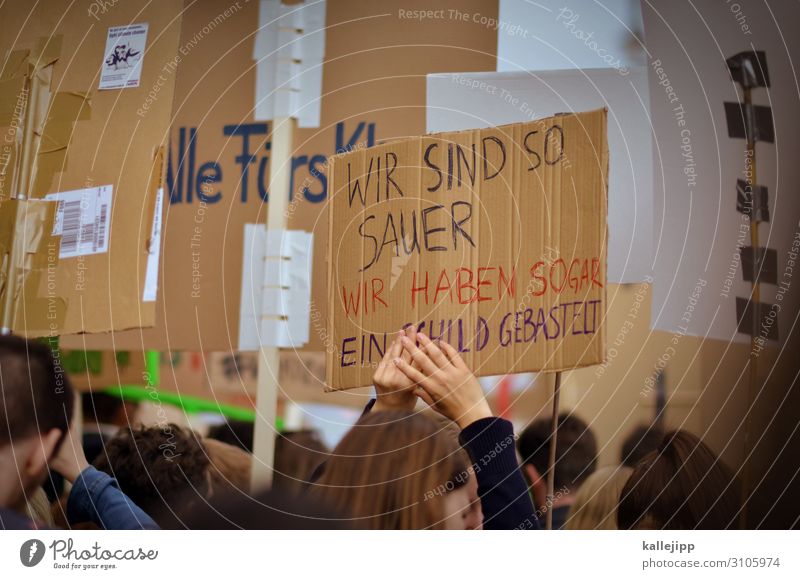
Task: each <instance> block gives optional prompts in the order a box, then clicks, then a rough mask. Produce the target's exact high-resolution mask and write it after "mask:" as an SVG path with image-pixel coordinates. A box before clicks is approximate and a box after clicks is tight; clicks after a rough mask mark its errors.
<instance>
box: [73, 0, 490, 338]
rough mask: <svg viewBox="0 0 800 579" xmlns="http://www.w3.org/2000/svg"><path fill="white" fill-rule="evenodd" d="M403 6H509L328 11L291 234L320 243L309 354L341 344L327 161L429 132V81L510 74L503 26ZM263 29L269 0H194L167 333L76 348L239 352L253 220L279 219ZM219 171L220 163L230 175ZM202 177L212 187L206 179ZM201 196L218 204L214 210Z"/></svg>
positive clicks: (346, 6)
mask: <svg viewBox="0 0 800 579" xmlns="http://www.w3.org/2000/svg"><path fill="white" fill-rule="evenodd" d="M400 8H402V9H403V14H410V13H411V12H412V11H414V10H416V11H427V10H436V11H441V13H444V14H447V10H448V9H452V8H458V9H459V10H461V11H462V12H464V13H469V14H479V15H481V16H485V17H486V18H487V19H492V18H495V19H496V18H497V10H498V8H497V2H495V1H489V2H487V1H485V0H470V1H456V0H433V1H428V0H411V1H409V2H404V3H403V5H402V7H399V6H398V5H397V4H396V3H394V2H391V1H389V0H379V1H375V2H356V1H353V2H328V3H327V15H326V25H327V28H326V32H325V34H326V36H325V63H324V68H323V90H322V92H323V99H322V105H321V106H322V109H321V124H320V127H319V128H318V129H297V130H296V131H295V135H294V146H295V150H294V151H293V157H294V169H293V182H292V183H293V184H292V189H293V201H294V202H293V203H291V204H290V207H289V228H290V229H303V230H305V231H312V232H313V233H314V235H315V239H314V245H315V247H314V260H315V262H314V272H313V282H312V307H311V328H310V330H311V331H310V334H311V341H310V342H309V344H308V345H307V347H306V348H305V349H307V350H311V351H313V350H316V351H321V350H323V349H325V347H326V342H327V340H326V329H325V311H326V303H325V302H326V298H325V268H326V266H325V261H324V260H325V255H326V245H327V216H326V213H325V211H326V205H327V203H326V201H327V198H326V195H325V193H324V192H325V188H324V187H325V182H324V179H325V172H324V163H325V159H326V158H327V157H329V156H331V155H333V154H334V153H335V152H336V150H337V148H338V147H341V148H345V147H347V146H357V145H358V144H361V145H367V144H374V143H377V142H380V141H382V140H387V139H393V138H399V137H405V136H409V135H420V134H422V133H424V132H425V82H426V75H427V74H428V73H433V72H458V71H479V70H494V69H495V66H496V57H495V55H496V50H497V31H496V30H495V29H493V28H492V27H491V26H487V25H485V24H481V23H480V21H473V20H472V19H469V20H468V21H464V20H462V19H460V18H438V19H427V20H421V21H420V20H415V19H412V18H407V17H401V16H400V10H399V9H400ZM478 20H479V19H478ZM484 22H485V21H484ZM210 23H213V25H211V26H209V25H210ZM257 27H258V3H257V2H234V1H233V0H231V1H228V0H225V1H220V0H198V1H195V2H186V7H185V11H184V14H183V26H182V34H181V40H180V43H179V51H178V56H179V57H180V62H179V63H178V66H177V71H176V77H177V82H176V88H175V106H174V111H173V125H172V129H171V134H170V143H169V158H168V159H167V160H165V163H167V164H168V167H169V171H168V175H169V178H168V179H167V183H168V185H169V184H171V198H172V199H171V202H170V203H169V204H168V207H167V210H166V215H165V221H164V231H163V239H162V246H163V250H162V256H161V266H162V273H161V274H160V276H159V294H158V300H157V315H156V318H157V324H156V327H155V328H153V329H146V330H133V331H129V332H117V333H115V334H114V335H113V337H112V336H111V335H96V336H86V337H85V339H84V337H81V338H80V339H70V338H67V339H66V340H65V342H64V343H65V344H68V345H70V346H72V347H84V346H83V343H84V341H85V343H86V344H87V346H86V347H90V348H96V349H101V348H112V347H117V348H120V347H123V348H129V349H141V348H153V349H160V350H194V351H201V350H202V351H205V352H208V351H236V350H237V349H238V334H239V305H240V303H239V302H240V290H241V280H242V251H243V245H244V225H245V224H246V223H263V222H265V220H266V214H265V212H266V210H267V207H268V203H264V202H263V201H262V197H261V194H260V193H261V192H265V191H261V192H260V190H259V184H260V183H263V184H264V186H263V187H261V189H262V190H263V189H266V186H265V185H266V184H267V183H268V182H269V171H270V155H269V144H270V134H269V131H270V130H271V127H272V125H271V123H269V122H266V121H255V120H254V118H253V108H254V98H255V61H254V60H253V42H254V40H255V35H256V32H257ZM226 127H229V128H228V129H226ZM237 127H240V128H239V130H240V131H241V130H247V131H251V134H250V136H249V137H248V143H249V144H248V151H249V153H250V154H251V155H252V156H253V163H252V164H250V165H249V169H248V176H247V179H246V181H243V180H242V163H241V162H239V161H237V157H239V156H241V155H242V153H243V137H242V136H240V135H237V134H234V133H235V132H236V130H237ZM226 131H227V132H228V133H230V134H226ZM209 163H216V169H214V168H212V166H211V165H208V164H209ZM203 167H205V168H203ZM201 168H203V169H202V170H201ZM217 170H218V172H217ZM201 174H202V175H205V176H206V177H209V178H210V179H211V180H209V181H208V182H207V183H205V184H203V182H202V179H201ZM217 177H218V178H219V180H218V181H213V179H215V178H217ZM198 179H199V180H198ZM245 182H246V183H247V185H246V201H243V200H242V198H243V197H244V195H245V186H244V183H245ZM190 188H191V195H188V193H189V190H190ZM199 189H201V190H203V191H204V193H205V195H207V201H206V202H201V198H200V197H199V195H198V190H199ZM304 189H307V191H308V193H307V194H306V193H304ZM212 199H213V200H214V201H212Z"/></svg>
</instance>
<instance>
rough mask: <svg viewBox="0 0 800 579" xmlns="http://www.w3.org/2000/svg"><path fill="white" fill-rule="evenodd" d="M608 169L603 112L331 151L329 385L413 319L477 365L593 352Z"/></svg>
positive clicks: (508, 365)
mask: <svg viewBox="0 0 800 579" xmlns="http://www.w3.org/2000/svg"><path fill="white" fill-rule="evenodd" d="M607 170H608V144H607V137H606V111H605V110H604V109H601V110H597V111H592V112H586V113H579V114H567V115H559V116H556V117H550V118H547V119H542V120H538V121H533V122H527V123H517V124H514V125H506V126H502V127H495V128H488V129H480V130H473V131H461V132H455V133H439V134H434V135H428V136H425V137H414V138H410V139H403V140H399V141H395V142H391V143H388V144H384V145H379V146H377V147H372V148H369V149H361V150H358V151H354V152H350V153H345V154H342V155H337V156H335V157H334V158H333V160H332V162H331V163H330V168H329V179H330V182H331V191H332V195H333V198H332V200H331V213H330V221H329V227H330V229H329V231H330V234H329V238H328V243H329V249H328V264H329V268H328V280H329V283H328V303H329V306H330V307H329V310H328V330H329V333H330V335H331V336H332V339H333V348H332V349H329V350H328V364H327V384H328V386H329V387H330V388H331V389H334V390H340V389H347V388H352V387H357V386H364V385H368V384H370V383H371V379H372V375H373V373H374V371H375V367H376V365H377V363H378V362H380V360H381V357H382V356H383V352H384V351H385V348H386V345H387V343H388V341H389V340H391V338H392V337H393V334H394V333H395V332H397V330H399V329H400V328H401V327H403V326H405V325H409V324H413V325H416V326H418V328H419V330H420V331H422V332H424V333H426V334H427V335H428V336H430V337H432V338H436V337H441V338H442V339H444V340H446V341H448V342H449V343H450V344H451V345H453V346H454V347H455V348H457V349H458V350H459V351H460V352H461V353H462V355H463V357H464V358H465V360H466V361H467V363H468V364H469V366H470V368H472V369H473V371H474V372H475V373H476V374H478V375H493V374H505V373H515V372H529V371H556V370H564V369H569V368H575V367H580V366H587V365H591V364H596V363H599V362H602V361H603V360H604V357H605V332H604V327H603V324H602V321H603V318H604V315H605V293H606V239H607V228H606V216H607Z"/></svg>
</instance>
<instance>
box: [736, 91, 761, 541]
mask: <svg viewBox="0 0 800 579" xmlns="http://www.w3.org/2000/svg"><path fill="white" fill-rule="evenodd" d="M743 95H744V99H743V100H744V106H745V107H748V108H749V107H751V106H752V103H753V100H752V96H751V92H750V88H749V87H744V88H743ZM747 154H748V155H749V157H750V175H749V176H748V177H747V184H748V185H749V186H750V187H751V190H753V189H754V188H755V186H756V184H757V183H758V181H757V180H756V141H755V136H754V135H753V134H752V133H751V132H750V131H748V135H747ZM758 223H759V221H758V219H756V208H755V206H751V207H750V246H751V247H752V248H753V251H754V252H758V248H759V247H761V246H760V245H759V241H758ZM757 273H760V272H757ZM752 288H753V295H752V296H751V298H750V303H751V304H752V306H751V309H752V322H751V324H752V327H751V330H750V360H749V362H750V367H749V368H748V377H749V380H748V388H747V401H748V403H749V407H748V409H747V415H746V416H747V417H746V418H745V422H744V468H743V472H742V490H741V493H742V497H741V498H742V514H741V518H740V521H739V522H740V527H741V528H742V529H746V528H747V503H748V502H749V499H750V460H749V454H750V453H751V452H752V443H751V439H752V436H753V433H752V429H753V405H754V404H755V393H756V390H757V389H758V356H757V355H756V337H757V336H758V331H759V323H760V321H761V316H760V313H761V309H760V305H761V284H760V283H759V279H758V275H756V276H755V277H754V278H753V282H752Z"/></svg>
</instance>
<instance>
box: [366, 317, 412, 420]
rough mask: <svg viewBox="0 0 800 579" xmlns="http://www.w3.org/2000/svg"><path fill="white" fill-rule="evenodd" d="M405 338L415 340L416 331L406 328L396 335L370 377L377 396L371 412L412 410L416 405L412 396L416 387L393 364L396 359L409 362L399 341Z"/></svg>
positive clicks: (409, 356) (408, 357)
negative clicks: (408, 337)
mask: <svg viewBox="0 0 800 579" xmlns="http://www.w3.org/2000/svg"><path fill="white" fill-rule="evenodd" d="M406 336H410V339H411V340H412V341H413V340H416V330H415V329H414V328H413V327H408V328H406V329H405V330H400V331H399V332H398V333H397V335H396V336H395V339H394V341H392V343H391V344H390V345H389V347H388V348H386V352H385V354H384V356H383V359H382V360H381V361H380V363H379V364H378V369H377V370H376V371H375V374H374V375H373V377H372V383H373V384H375V392H376V394H377V401H376V402H375V406H374V407H373V410H413V408H414V406H415V405H416V403H417V397H416V396H415V395H414V388H415V386H416V385H415V384H414V382H413V381H412V380H411V379H410V378H408V376H406V375H405V374H404V373H403V372H402V371H401V370H400V369H399V368H398V367H397V366H396V365H395V364H394V360H395V359H396V358H397V359H404V360H406V361H407V362H408V363H410V362H411V354H410V353H409V352H407V351H405V350H403V344H402V342H401V341H400V340H401V338H403V337H406Z"/></svg>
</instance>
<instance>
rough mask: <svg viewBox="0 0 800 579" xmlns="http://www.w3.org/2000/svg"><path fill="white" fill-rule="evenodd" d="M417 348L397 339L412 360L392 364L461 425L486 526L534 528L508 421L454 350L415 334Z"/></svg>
mask: <svg viewBox="0 0 800 579" xmlns="http://www.w3.org/2000/svg"><path fill="white" fill-rule="evenodd" d="M417 338H418V340H419V343H420V345H419V347H417V346H416V344H414V343H413V342H411V341H410V340H402V341H403V347H404V349H406V350H407V351H408V352H409V353H410V355H411V358H412V360H413V362H414V365H413V366H412V365H411V364H409V363H407V362H406V361H404V360H403V359H401V358H396V359H395V365H396V366H397V367H398V368H399V369H400V370H401V371H403V372H404V373H405V374H406V375H407V376H408V377H409V379H411V380H413V381H414V382H415V383H416V384H418V388H417V389H416V390H415V393H416V394H417V395H418V396H419V397H420V398H422V399H423V400H425V402H427V403H428V404H429V405H430V406H431V407H433V408H434V409H435V410H437V411H438V412H439V413H441V414H442V415H444V416H445V417H447V418H449V419H450V420H453V421H454V422H456V424H458V426H459V428H461V434H460V436H459V439H460V441H461V444H462V446H464V448H465V449H466V450H467V452H468V453H469V455H470V457H471V459H472V461H473V469H474V471H475V476H476V479H477V481H478V496H480V499H481V508H482V510H483V514H484V528H485V529H538V528H539V523H538V520H537V518H536V514H535V512H534V508H533V503H532V502H531V498H530V495H529V494H528V486H527V485H526V484H525V480H524V478H523V477H522V473H521V472H520V468H519V463H518V461H517V455H516V452H515V449H514V446H515V445H514V442H515V438H514V429H513V426H512V425H511V423H510V422H509V421H507V420H504V419H502V418H498V417H495V416H493V415H492V412H491V409H490V408H489V404H488V403H487V402H486V399H485V397H484V395H483V389H482V388H481V385H480V383H479V382H478V380H477V378H475V376H474V375H473V374H472V372H471V371H470V370H469V368H468V367H467V365H466V363H465V362H464V360H463V359H462V358H461V356H460V355H459V354H458V352H457V351H456V350H455V348H453V347H452V346H450V344H447V343H446V342H441V341H438V342H434V341H432V340H430V339H429V338H428V337H427V336H425V335H423V334H418V335H417Z"/></svg>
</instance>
